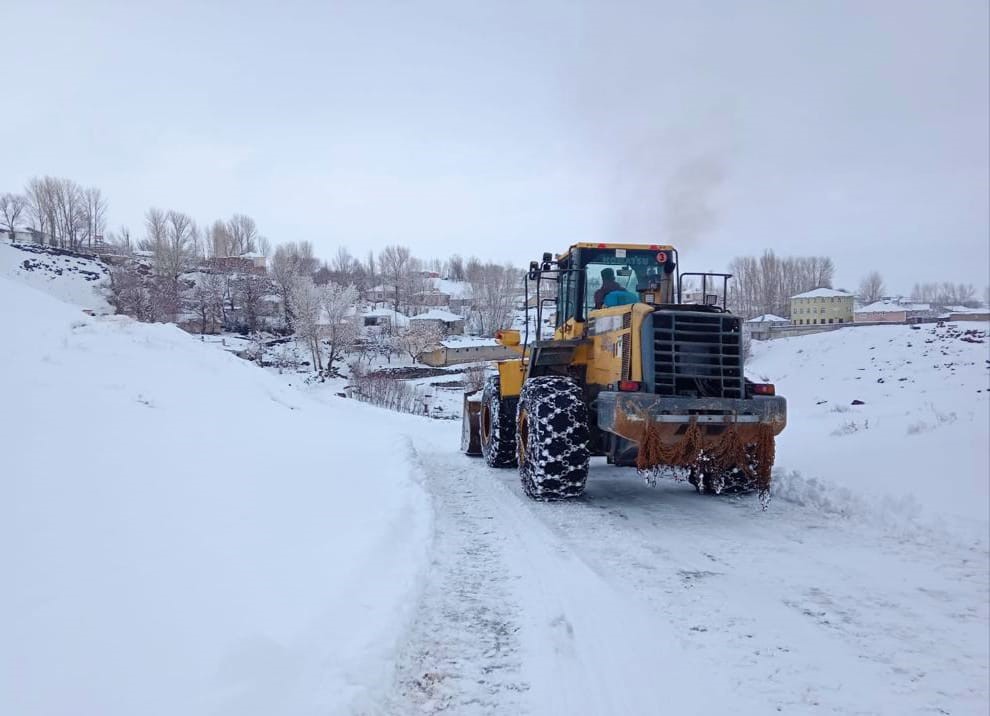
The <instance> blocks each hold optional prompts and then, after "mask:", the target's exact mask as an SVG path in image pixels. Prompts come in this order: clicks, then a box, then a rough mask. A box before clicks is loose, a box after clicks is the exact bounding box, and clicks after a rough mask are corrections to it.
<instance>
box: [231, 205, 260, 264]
mask: <svg viewBox="0 0 990 716" xmlns="http://www.w3.org/2000/svg"><path fill="white" fill-rule="evenodd" d="M227 231H228V233H229V234H230V241H231V253H230V254H228V255H229V256H240V255H241V254H247V253H253V252H255V251H257V250H258V226H257V224H255V223H254V219H252V218H251V217H250V216H246V215H244V214H234V215H233V216H232V217H230V221H228V222H227Z"/></svg>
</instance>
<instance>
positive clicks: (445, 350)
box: [418, 336, 519, 368]
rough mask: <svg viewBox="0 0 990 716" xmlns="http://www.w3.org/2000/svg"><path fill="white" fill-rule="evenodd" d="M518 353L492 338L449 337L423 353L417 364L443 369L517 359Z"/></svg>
mask: <svg viewBox="0 0 990 716" xmlns="http://www.w3.org/2000/svg"><path fill="white" fill-rule="evenodd" d="M518 355H519V354H518V353H515V352H513V351H512V350H510V349H508V348H506V347H505V346H500V345H499V344H498V343H496V342H495V339H494V338H466V337H457V336H451V337H450V338H448V339H446V340H443V341H441V342H440V344H439V345H437V346H436V347H435V348H432V349H430V350H426V351H423V353H421V354H420V355H419V358H418V360H419V362H420V363H424V364H426V365H428V366H431V367H433V368H443V367H446V366H450V365H457V364H460V363H474V362H477V361H491V360H506V359H508V358H516V357H518Z"/></svg>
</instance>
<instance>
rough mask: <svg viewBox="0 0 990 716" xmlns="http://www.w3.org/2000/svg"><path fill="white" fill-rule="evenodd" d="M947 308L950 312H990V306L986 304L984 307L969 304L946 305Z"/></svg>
mask: <svg viewBox="0 0 990 716" xmlns="http://www.w3.org/2000/svg"><path fill="white" fill-rule="evenodd" d="M945 310H946V311H948V312H949V313H987V312H990V308H987V307H986V306H984V307H982V308H979V307H978V308H970V307H969V306H946V307H945Z"/></svg>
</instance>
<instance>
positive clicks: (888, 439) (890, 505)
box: [748, 322, 990, 541]
mask: <svg viewBox="0 0 990 716" xmlns="http://www.w3.org/2000/svg"><path fill="white" fill-rule="evenodd" d="M753 352H754V356H753V358H751V360H750V361H749V364H748V372H749V374H750V376H751V377H753V378H757V379H760V380H768V381H771V382H774V383H776V385H777V392H778V394H780V395H783V396H785V397H786V398H787V400H788V426H787V429H786V431H785V432H784V433H783V434H782V435H781V436H780V439H779V440H778V444H777V467H778V472H779V473H781V474H780V475H779V478H778V480H777V494H778V496H780V497H783V498H784V499H794V500H799V501H805V500H810V501H812V502H815V501H818V502H819V503H821V504H823V505H825V506H827V507H829V508H830V509H835V510H838V511H840V512H841V511H848V510H851V509H858V508H864V507H866V506H867V504H868V506H869V508H870V509H874V510H876V511H878V512H882V513H883V514H884V515H885V516H886V517H888V518H891V519H904V518H907V519H911V518H915V517H918V518H922V519H924V520H925V521H926V522H929V523H931V522H937V523H938V524H940V525H941V526H942V527H945V528H951V529H952V530H953V531H957V532H960V534H966V535H967V536H971V537H973V538H979V539H982V540H983V541H986V537H987V535H986V530H987V522H988V502H990V491H988V475H990V463H988V454H987V453H988V443H987V440H988V434H990V360H988V359H990V339H988V337H987V324H986V323H962V322H961V323H955V324H952V323H950V324H947V325H945V326H944V327H937V326H935V325H934V324H929V325H923V326H921V327H920V328H918V329H912V328H910V327H909V326H870V327H858V328H849V329H845V330H841V331H834V332H829V333H819V334H816V335H810V336H802V337H796V338H787V339H779V340H774V341H767V342H758V341H754V342H753ZM856 401H859V402H861V403H862V404H861V405H857V404H854V402H856ZM789 471H797V473H799V474H797V475H794V474H789ZM811 480H813V481H814V482H812V483H809V482H808V481H811Z"/></svg>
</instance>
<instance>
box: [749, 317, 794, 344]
mask: <svg viewBox="0 0 990 716" xmlns="http://www.w3.org/2000/svg"><path fill="white" fill-rule="evenodd" d="M789 325H791V321H790V319H788V318H783V317H781V316H775V315H773V314H772V313H765V314H763V315H762V316H757V317H756V318H750V319H749V320H748V321H744V322H743V334H744V335H748V336H749V337H750V338H753V339H754V340H757V341H762V340H766V339H767V338H769V337H770V333H771V331H772V330H773V329H774V328H784V327H786V326H789Z"/></svg>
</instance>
